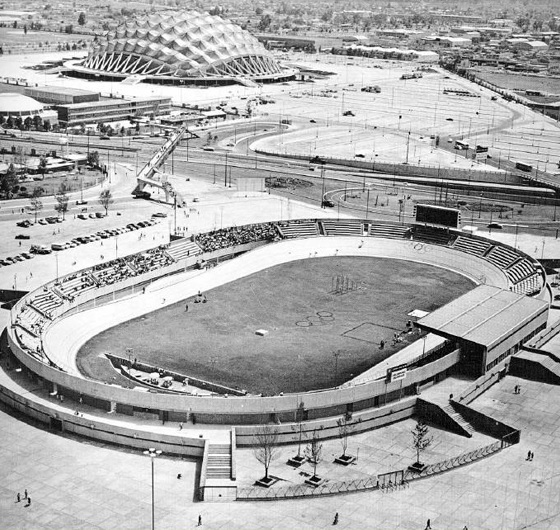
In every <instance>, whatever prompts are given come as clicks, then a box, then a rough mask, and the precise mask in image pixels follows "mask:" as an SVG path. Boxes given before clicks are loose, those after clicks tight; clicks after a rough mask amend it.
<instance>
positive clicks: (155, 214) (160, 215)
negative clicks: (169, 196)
mask: <svg viewBox="0 0 560 530" xmlns="http://www.w3.org/2000/svg"><path fill="white" fill-rule="evenodd" d="M152 217H167V214H166V213H164V212H156V213H153V214H152Z"/></svg>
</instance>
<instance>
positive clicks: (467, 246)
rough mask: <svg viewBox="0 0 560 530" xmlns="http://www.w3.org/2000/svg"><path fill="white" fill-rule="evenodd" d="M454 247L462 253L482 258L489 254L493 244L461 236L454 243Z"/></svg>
mask: <svg viewBox="0 0 560 530" xmlns="http://www.w3.org/2000/svg"><path fill="white" fill-rule="evenodd" d="M452 247H453V248H455V249H457V250H460V251H461V252H466V253H467V254H472V255H474V256H481V257H482V256H484V254H485V253H486V252H488V249H490V248H491V247H492V244H491V243H489V242H488V241H480V240H479V239H473V238H471V237H465V236H459V237H457V239H456V240H455V242H454V243H453V245H452Z"/></svg>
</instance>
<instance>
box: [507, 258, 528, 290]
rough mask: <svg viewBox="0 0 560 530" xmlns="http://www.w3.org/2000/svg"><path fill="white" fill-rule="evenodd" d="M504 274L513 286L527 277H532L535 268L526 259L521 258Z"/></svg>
mask: <svg viewBox="0 0 560 530" xmlns="http://www.w3.org/2000/svg"><path fill="white" fill-rule="evenodd" d="M505 272H506V275H507V277H508V278H509V279H510V280H511V281H512V283H514V284H515V283H519V282H520V281H521V280H524V279H525V278H527V277H529V276H532V275H533V274H534V273H535V268H534V267H533V265H532V263H531V262H530V261H529V260H528V259H525V258H523V259H522V260H520V261H518V262H517V263H515V264H514V265H512V266H511V267H509V268H508V269H506V271H505Z"/></svg>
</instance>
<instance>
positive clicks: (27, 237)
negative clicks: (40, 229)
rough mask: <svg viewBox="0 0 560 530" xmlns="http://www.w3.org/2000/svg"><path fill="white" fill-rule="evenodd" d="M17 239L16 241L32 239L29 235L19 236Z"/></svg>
mask: <svg viewBox="0 0 560 530" xmlns="http://www.w3.org/2000/svg"><path fill="white" fill-rule="evenodd" d="M15 238H16V239H31V236H28V235H27V234H18V235H17V236H16V237H15Z"/></svg>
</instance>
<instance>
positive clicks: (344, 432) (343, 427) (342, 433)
mask: <svg viewBox="0 0 560 530" xmlns="http://www.w3.org/2000/svg"><path fill="white" fill-rule="evenodd" d="M336 423H337V425H338V436H339V438H340V445H342V457H343V458H344V457H346V449H348V435H349V434H350V433H351V431H352V429H353V427H354V425H353V424H352V423H350V422H349V421H348V416H346V415H344V416H342V418H339V419H338V420H337V422H336Z"/></svg>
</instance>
